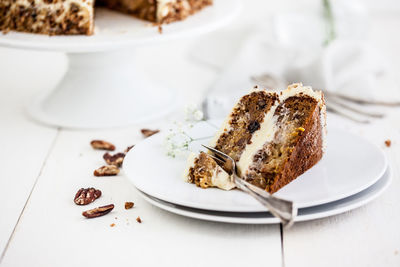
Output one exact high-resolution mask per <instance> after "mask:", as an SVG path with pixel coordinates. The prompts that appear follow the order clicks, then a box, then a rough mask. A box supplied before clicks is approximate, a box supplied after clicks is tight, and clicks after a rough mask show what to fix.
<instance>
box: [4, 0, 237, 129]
mask: <svg viewBox="0 0 400 267" xmlns="http://www.w3.org/2000/svg"><path fill="white" fill-rule="evenodd" d="M239 10H240V0H215V1H214V5H213V6H210V7H207V8H205V9H204V10H202V11H201V12H199V13H197V14H195V15H193V16H190V17H188V18H187V19H186V20H184V21H180V22H176V23H172V24H169V25H163V33H162V34H160V33H159V32H158V29H157V27H154V26H151V25H150V23H148V22H144V21H141V20H138V19H135V18H132V17H131V16H128V15H124V14H121V13H117V12H113V11H110V10H106V9H101V8H99V9H97V10H96V19H95V25H96V27H95V34H94V35H92V36H51V37H49V36H45V35H37V34H27V33H17V32H9V33H7V34H5V35H4V34H1V33H0V46H6V47H12V48H21V49H34V50H42V51H44V50H45V51H58V52H65V53H67V56H68V59H69V69H68V70H67V73H66V74H65V76H64V78H63V79H62V80H61V81H60V83H59V84H58V86H57V87H56V88H55V89H54V90H53V91H51V92H49V93H47V94H45V95H41V96H38V97H36V99H35V100H34V101H33V102H32V103H30V105H29V106H28V113H29V114H30V115H31V116H32V117H33V118H34V119H36V120H38V121H40V122H42V123H45V124H47V125H51V126H57V127H67V128H89V129H90V128H105V127H116V126H123V125H128V124H135V123H139V122H142V121H148V120H151V119H155V118H159V117H161V116H165V115H166V114H168V113H169V112H170V111H172V110H173V109H174V108H175V107H176V106H177V105H178V101H177V95H176V92H175V90H172V89H168V88H165V87H163V86H162V85H157V84H154V83H153V82H152V81H151V80H150V79H148V78H146V77H144V74H142V73H140V66H137V65H136V66H135V53H134V52H135V47H137V46H139V45H145V44H155V43H158V42H161V41H167V40H171V39H176V38H189V37H192V36H196V35H199V34H202V33H207V32H210V31H212V30H215V29H217V28H219V27H222V26H224V25H226V24H228V23H229V22H230V21H232V20H233V18H234V17H235V16H236V15H237V14H238V13H239ZM173 52H174V51H171V53H173ZM172 67H173V66H172Z"/></svg>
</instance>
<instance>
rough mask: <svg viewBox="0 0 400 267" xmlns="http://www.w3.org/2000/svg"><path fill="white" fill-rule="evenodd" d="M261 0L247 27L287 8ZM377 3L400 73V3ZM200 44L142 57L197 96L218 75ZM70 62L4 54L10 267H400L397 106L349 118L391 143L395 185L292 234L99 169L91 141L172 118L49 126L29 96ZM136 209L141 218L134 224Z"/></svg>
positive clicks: (5, 218)
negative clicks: (197, 52)
mask: <svg viewBox="0 0 400 267" xmlns="http://www.w3.org/2000/svg"><path fill="white" fill-rule="evenodd" d="M255 2H257V1H255V0H252V1H249V2H248V3H247V1H246V5H245V10H244V13H243V14H242V15H241V18H242V20H243V21H245V23H247V24H251V23H257V22H258V21H259V20H261V18H260V17H261V16H260V15H261V14H265V16H268V14H271V13H273V12H274V11H276V10H281V9H284V8H286V6H287V4H288V3H287V2H286V6H285V4H284V3H281V2H280V1H277V2H279V3H273V2H270V1H268V3H263V4H264V5H265V9H264V10H261V9H257V10H253V9H252V8H251V3H255ZM282 2H284V1H282ZM304 2H306V4H307V3H308V4H309V2H311V1H304ZM367 2H368V3H369V4H370V5H372V6H373V7H374V11H373V12H372V14H371V21H372V23H371V36H370V39H371V41H372V43H373V44H374V45H375V46H376V47H378V48H380V49H381V50H382V53H383V54H384V55H385V56H386V58H387V59H388V61H389V63H390V64H391V66H392V70H393V73H394V74H395V76H396V75H397V76H398V75H399V74H400V49H399V47H400V35H399V34H398V29H399V28H400V12H399V10H400V8H399V7H398V6H397V5H395V4H394V1H388V0H387V1H383V2H386V3H389V4H393V5H394V8H387V9H383V8H382V9H378V8H376V7H377V4H376V3H375V2H374V1H367ZM291 3H293V1H292V2H291ZM296 3H297V1H296ZM295 5H297V6H296V8H297V7H299V8H300V6H301V5H300V4H298V3H297V4H295ZM269 7H274V8H269ZM396 8H397V9H396ZM254 12H256V14H258V15H253V13H254ZM234 27H237V25H236V26H235V25H233V26H232V27H231V29H232V28H234ZM238 38H240V36H238ZM192 44H193V43H192V41H190V40H189V41H184V42H171V43H168V44H162V45H158V46H153V47H143V48H140V53H138V54H139V57H140V59H141V60H142V61H143V70H144V71H146V72H148V73H150V74H152V75H154V79H155V80H157V81H160V82H162V83H164V84H166V85H167V86H169V87H175V88H177V89H178V90H179V91H180V92H181V94H182V96H183V97H184V99H186V100H188V101H193V99H194V100H195V102H196V101H198V100H199V99H201V97H202V94H203V92H204V91H205V90H206V89H207V87H208V86H210V85H211V84H212V82H213V81H214V80H215V79H216V78H217V77H218V72H217V71H216V70H215V69H214V68H213V67H212V66H207V65H204V64H200V63H199V62H194V61H193V60H191V59H190V57H189V56H188V54H189V52H190V48H191V47H192ZM171 51H173V52H172V53H171ZM170 62H174V64H173V68H171V67H170ZM66 64H67V62H66V60H65V57H64V55H62V54H52V53H40V52H30V51H21V50H12V49H4V48H1V49H0V92H1V97H0V151H1V154H0V162H1V164H0V166H1V171H0V173H1V174H0V203H1V205H2V208H1V215H0V254H1V258H0V266H4V267H5V266H7V267H9V266H10V267H14V266H40V267H45V266H83V265H85V266H99V267H100V266H206V265H208V266H282V265H283V264H285V265H286V266H400V212H399V211H400V173H399V166H400V110H399V109H397V110H387V114H388V116H387V118H385V119H384V120H380V121H376V122H375V123H373V124H371V125H368V126H362V127H361V126H359V125H355V124H353V123H351V122H349V121H340V126H341V127H344V128H346V129H348V130H349V131H352V132H355V133H357V134H360V135H363V136H365V137H366V138H368V139H370V140H371V141H372V142H374V143H376V144H378V145H379V146H380V147H382V149H383V150H384V151H385V153H386V154H387V156H388V158H389V161H390V165H391V167H392V169H393V174H394V176H393V182H392V184H391V186H390V187H389V189H388V190H387V191H386V192H385V193H384V194H383V195H382V196H381V197H379V198H378V199H376V200H375V201H373V202H372V203H370V204H368V205H366V206H364V207H362V208H359V209H356V210H354V211H351V212H346V213H344V214H341V215H338V216H333V217H329V218H325V219H319V220H314V221H309V222H303V223H296V224H295V225H294V227H293V228H291V229H290V230H282V229H281V227H280V226H279V225H233V224H223V223H212V222H205V221H200V220H194V219H189V218H185V217H181V216H177V215H173V214H170V213H168V212H166V211H163V210H161V209H158V208H156V207H153V206H151V205H150V204H148V203H147V202H145V201H144V200H143V199H142V198H141V197H140V196H139V195H138V193H137V191H136V189H135V188H134V187H133V186H132V185H131V184H130V183H129V182H128V180H127V179H126V177H125V176H124V175H123V173H122V174H121V175H119V176H117V177H108V178H95V177H93V175H92V172H93V170H94V169H95V168H96V167H98V166H99V165H101V164H103V160H102V152H99V151H94V150H93V149H91V147H90V145H89V142H90V141H91V140H92V139H95V138H100V139H105V140H109V141H111V142H113V143H115V144H116V145H117V149H119V150H123V149H125V147H126V146H128V145H131V144H135V143H137V142H139V141H140V140H142V137H141V134H140V132H139V129H141V128H143V127H150V128H159V127H161V126H162V125H163V124H164V123H165V121H166V120H165V119H162V120H158V121H154V122H151V123H146V124H141V125H136V126H130V127H124V128H118V129H108V130H97V131H80V130H66V129H62V128H59V129H55V128H48V127H45V126H43V125H40V124H37V123H35V122H33V121H31V120H30V119H29V118H28V117H27V116H26V114H25V112H24V105H25V104H26V102H27V101H29V100H30V98H31V97H32V96H33V95H35V94H37V93H38V92H40V91H42V90H49V89H51V88H52V87H54V85H55V84H56V83H57V81H58V80H59V79H60V78H61V77H62V75H63V73H64V71H65V68H66ZM382 93H383V94H384V93H385V91H384V90H383V89H382ZM397 96H400V86H399V87H398V95H397ZM176 116H179V114H175V115H173V116H171V117H170V118H168V119H169V120H171V119H172V118H174V117H176ZM332 119H334V120H335V121H337V118H333V117H332ZM386 139H391V140H392V146H391V147H390V148H387V147H385V146H384V140H386ZM89 186H93V187H96V188H99V189H101V190H102V191H103V196H102V197H101V198H100V199H99V200H97V201H96V202H95V203H92V204H91V205H89V206H85V207H79V206H76V205H75V204H74V203H73V201H72V199H73V196H74V194H75V192H76V191H77V189H79V188H80V187H89ZM125 201H133V202H135V207H134V208H133V209H131V210H125V209H124V207H123V206H124V203H125ZM109 203H114V204H115V205H116V208H115V209H114V211H113V212H112V213H111V214H109V215H107V216H104V217H101V218H97V219H94V220H86V219H85V218H83V217H82V216H81V212H82V211H83V210H86V209H87V208H88V207H95V206H99V205H101V204H109ZM137 216H140V217H141V218H142V221H143V223H142V224H139V223H137V222H136V220H135V219H136V217H137ZM111 223H115V227H110V224H111Z"/></svg>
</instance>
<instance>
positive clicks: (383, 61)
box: [0, 0, 400, 112]
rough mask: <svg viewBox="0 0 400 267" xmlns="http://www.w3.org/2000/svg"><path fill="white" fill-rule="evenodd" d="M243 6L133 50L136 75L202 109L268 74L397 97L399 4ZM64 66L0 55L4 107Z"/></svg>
mask: <svg viewBox="0 0 400 267" xmlns="http://www.w3.org/2000/svg"><path fill="white" fill-rule="evenodd" d="M242 4H243V8H242V11H241V13H240V15H239V16H238V17H237V18H236V19H235V21H234V23H232V24H231V25H229V26H228V27H224V28H222V29H220V30H218V31H215V32H213V33H210V34H206V35H202V36H200V37H198V38H197V37H196V38H188V39H187V38H186V39H180V40H174V41H169V42H162V43H157V44H155V45H151V46H142V47H139V48H137V55H136V59H137V62H140V66H141V68H142V69H141V71H143V72H144V73H147V74H148V75H150V76H151V77H152V79H154V80H155V81H157V82H160V83H162V84H164V85H165V86H166V87H170V88H175V89H177V90H178V91H179V93H180V94H181V95H182V96H183V98H184V99H190V100H191V101H193V102H196V103H195V104H199V105H200V104H201V102H202V99H203V98H204V96H205V95H208V96H209V97H211V98H212V97H213V96H214V98H216V99H218V98H220V96H221V95H225V96H226V95H236V94H241V93H243V92H247V91H248V89H249V87H250V86H251V84H254V83H256V82H258V83H259V81H260V79H261V80H263V79H262V78H263V77H264V78H265V75H266V76H267V78H269V77H270V76H272V78H273V79H272V83H269V82H270V81H267V85H268V84H272V85H277V87H279V86H281V87H282V86H283V85H282V83H284V82H294V81H302V82H303V83H304V84H306V85H313V86H314V87H316V88H324V89H327V90H331V91H337V92H345V93H346V94H349V95H360V94H362V95H365V96H366V97H373V98H374V99H375V98H385V99H387V98H388V97H390V96H391V95H393V93H392V92H393V91H396V90H397V91H398V90H400V87H399V82H398V81H397V79H396V77H397V75H398V74H399V73H400V50H399V49H398V48H399V47H400V35H399V30H398V29H399V28H400V2H399V1H396V0H381V1H374V0H357V1H356V0H353V1H345V0H335V1H324V0H301V1H300V0H298V1H289V0H284V1H266V0H246V1H242ZM327 5H328V6H327ZM110 64H112V62H110ZM66 67H67V60H66V57H65V55H63V54H60V53H49V52H35V51H24V50H15V49H8V48H0V77H1V84H0V90H1V92H2V93H3V94H6V96H3V97H2V100H1V101H5V99H6V98H10V97H11V98H12V97H17V98H19V99H20V100H21V101H18V103H21V105H22V104H23V103H24V102H26V101H28V100H29V98H30V97H31V96H33V95H35V94H37V93H38V92H39V91H48V90H51V89H52V88H53V87H54V86H55V85H56V83H57V82H58V81H59V79H60V78H61V77H62V76H63V74H64V73H65V70H66ZM183 70H184V72H183ZM183 75H184V76H185V78H182V77H183ZM27 80H29V81H30V84H29V88H27V87H26V81H27ZM188 81H190V82H188ZM221 84H223V86H221ZM237 90H239V91H237ZM397 95H399V94H397ZM3 112H7V111H3ZM216 112H219V111H216Z"/></svg>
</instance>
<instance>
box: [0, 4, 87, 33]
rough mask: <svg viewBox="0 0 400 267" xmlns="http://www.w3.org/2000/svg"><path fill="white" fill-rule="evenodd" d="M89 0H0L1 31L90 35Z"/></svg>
mask: <svg viewBox="0 0 400 267" xmlns="http://www.w3.org/2000/svg"><path fill="white" fill-rule="evenodd" d="M93 12H94V11H93V1H92V0H1V1H0V30H2V31H7V30H16V31H22V32H30V33H42V34H49V35H56V34H92V33H93V16H94V15H93Z"/></svg>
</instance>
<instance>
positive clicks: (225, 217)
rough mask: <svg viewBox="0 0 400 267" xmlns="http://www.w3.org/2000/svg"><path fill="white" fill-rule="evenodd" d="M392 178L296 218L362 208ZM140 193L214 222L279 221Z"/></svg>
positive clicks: (388, 176)
mask: <svg viewBox="0 0 400 267" xmlns="http://www.w3.org/2000/svg"><path fill="white" fill-rule="evenodd" d="M391 179H392V176H391V171H390V168H388V170H387V171H386V173H385V174H384V175H383V177H382V178H381V179H379V180H378V181H377V182H376V183H375V184H373V185H372V186H370V187H368V188H367V189H365V190H363V191H361V192H359V193H357V194H354V195H352V196H350V197H347V198H343V199H341V200H337V201H333V202H330V203H327V204H324V205H318V206H315V207H310V208H304V209H299V211H298V215H297V217H296V218H295V221H296V222H301V221H309V220H315V219H320V218H325V217H329V216H333V215H337V214H340V213H343V212H346V211H349V210H352V209H356V208H358V207H361V206H363V205H365V204H367V203H368V202H370V201H372V200H374V199H375V198H377V197H378V196H379V195H381V194H382V193H383V192H384V191H385V189H386V188H387V187H388V186H389V184H390V182H391ZM139 193H140V194H141V195H142V196H143V198H144V199H145V200H147V201H148V202H149V203H151V204H153V205H154V206H156V207H159V208H161V209H164V210H166V211H169V212H172V213H175V214H179V215H182V216H186V217H190V218H195V219H200V220H206V221H214V222H226V223H242V224H275V223H280V221H279V219H277V218H275V217H273V216H272V215H271V213H269V212H255V213H253V212H242V213H236V212H218V211H209V210H200V209H193V208H188V207H184V206H180V205H175V204H172V203H168V202H165V201H162V200H159V199H157V198H153V197H151V196H149V195H146V194H145V193H143V192H140V191H139Z"/></svg>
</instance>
